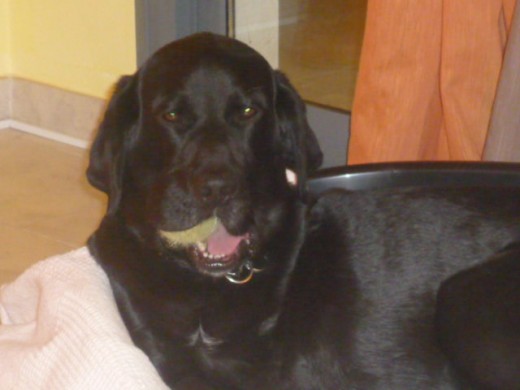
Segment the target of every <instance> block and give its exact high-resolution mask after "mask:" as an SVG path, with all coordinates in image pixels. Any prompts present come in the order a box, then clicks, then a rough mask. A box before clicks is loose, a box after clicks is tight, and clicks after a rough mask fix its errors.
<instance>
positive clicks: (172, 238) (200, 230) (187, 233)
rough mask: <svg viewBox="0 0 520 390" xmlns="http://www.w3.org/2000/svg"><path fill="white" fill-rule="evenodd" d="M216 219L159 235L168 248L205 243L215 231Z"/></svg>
mask: <svg viewBox="0 0 520 390" xmlns="http://www.w3.org/2000/svg"><path fill="white" fill-rule="evenodd" d="M217 225H218V219H217V217H211V218H209V219H206V220H205V221H202V222H201V223H199V224H198V225H195V226H193V227H192V228H189V229H187V230H180V231H164V230H160V231H159V233H160V235H161V237H163V238H164V239H165V240H166V242H167V243H168V244H169V245H170V246H188V245H191V244H195V243H197V242H201V241H205V240H207V239H208V238H209V236H211V234H212V233H213V232H214V231H215V230H216V229H217Z"/></svg>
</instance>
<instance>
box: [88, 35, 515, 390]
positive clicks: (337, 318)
mask: <svg viewBox="0 0 520 390" xmlns="http://www.w3.org/2000/svg"><path fill="white" fill-rule="evenodd" d="M320 163H321V152H320V149H319V147H318V145H317V142H316V138H315V136H314V134H313V133H312V131H311V130H310V128H309V126H308V124H307V121H306V118H305V110H304V105H303V103H302V101H301V99H300V97H299V96H298V94H297V93H296V92H295V90H294V89H293V88H292V86H291V85H290V83H289V82H288V80H287V79H286V78H285V77H284V76H283V75H282V74H281V73H279V72H277V71H273V70H272V69H271V68H270V66H269V65H268V63H267V62H266V61H265V60H264V59H263V58H262V57H261V56H260V55H259V54H258V53H256V52H255V51H253V50H252V49H251V48H249V47H247V46H246V45H244V44H242V43H239V42H237V41H234V40H232V39H228V38H224V37H219V36H215V35H210V34H198V35H195V36H191V37H188V38H186V39H183V40H180V41H176V42H174V43H172V44H170V45H167V46H165V47H164V48H162V49H161V50H159V51H158V52H157V53H156V54H155V55H153V56H152V57H151V59H150V60H149V61H148V62H146V63H145V64H144V65H143V66H142V67H141V69H140V70H139V71H138V72H137V73H136V74H135V75H133V76H127V77H123V78H122V79H121V80H120V82H119V84H118V85H117V88H116V90H115V93H114V95H113V97H112V99H111V101H110V103H109V106H108V109H107V111H106V114H105V117H104V120H103V122H102V123H101V126H100V129H99V134H98V136H97V138H96V140H95V142H94V144H93V147H92V152H91V161H90V166H89V169H88V177H89V179H90V181H91V183H92V184H93V185H94V186H96V187H97V188H99V189H101V190H103V191H105V192H106V193H107V194H108V196H109V204H108V210H107V213H106V216H105V218H104V219H103V221H102V223H101V225H100V227H99V228H98V230H97V231H96V232H95V233H94V234H93V236H92V237H91V239H90V241H89V248H90V251H91V253H92V254H93V255H94V256H95V258H96V259H97V261H98V262H99V263H100V264H101V266H102V267H103V268H104V270H105V271H106V273H107V274H108V276H109V278H110V281H111V284H112V288H113V291H114V294H115V298H116V300H117V304H118V306H119V309H120V311H121V314H122V316H123V319H124V321H125V323H126V325H127V327H128V329H129V331H130V333H131V335H132V338H133V340H134V341H135V343H136V344H137V345H138V346H139V347H140V348H142V349H143V350H144V351H145V352H146V353H147V354H148V356H149V357H150V359H151V360H152V362H153V363H154V365H155V366H156V367H157V369H158V370H159V372H160V374H161V376H162V377H163V379H164V380H165V381H166V382H167V383H168V384H169V385H170V386H172V388H174V389H226V390H232V389H250V390H252V389H291V390H294V389H385V390H386V389H452V388H453V389H455V388H463V387H464V386H466V385H465V384H464V383H466V384H471V385H472V386H474V387H475V388H478V387H479V386H481V387H482V388H485V387H484V386H488V388H493V386H495V388H501V389H505V388H517V387H514V386H513V387H512V385H511V383H515V382H514V381H517V382H516V384H518V383H520V382H518V381H519V378H520V374H518V372H519V371H520V370H517V371H516V373H513V374H511V373H510V378H505V376H507V375H506V374H504V376H501V378H502V379H504V378H505V379H504V380H506V381H507V380H508V381H509V382H503V381H502V382H500V381H499V380H498V379H497V380H495V381H493V378H492V379H491V381H489V380H488V379H487V378H488V377H489V375H484V377H480V376H479V375H478V373H479V372H481V371H482V370H483V371H488V373H492V372H494V371H496V369H497V368H498V367H499V366H500V365H501V363H504V361H505V360H504V359H509V355H511V354H510V353H509V352H508V350H507V345H505V347H504V348H503V349H502V350H503V352H502V353H497V354H495V355H496V356H495V359H494V360H493V361H492V362H490V364H489V365H485V364H481V365H480V366H479V367H477V369H473V367H475V365H473V366H472V365H471V363H469V365H468V364H466V363H465V358H466V355H468V354H469V355H472V354H473V355H478V356H480V359H481V361H485V360H486V356H485V354H486V353H488V352H489V350H490V348H489V347H488V349H487V350H486V348H484V347H482V349H481V350H482V351H483V353H484V355H479V352H478V350H469V348H471V345H472V341H471V339H469V341H468V342H469V346H468V345H466V344H464V343H465V342H466V341H463V342H461V343H460V345H456V343H454V342H453V340H451V339H450V337H451V336H452V335H453V334H455V333H456V332H457V331H460V329H459V328H460V324H461V323H463V322H464V321H465V319H464V318H465V317H463V316H461V318H457V319H455V320H454V321H452V322H451V323H450V322H449V321H448V320H446V318H448V319H450V318H452V317H451V314H452V313H455V312H458V311H457V310H458V306H456V305H455V307H452V306H450V305H449V304H446V302H447V303H450V302H452V300H451V299H450V296H453V295H455V296H457V288H459V287H458V286H457V285H456V283H455V286H453V284H454V283H451V284H450V283H448V284H447V285H446V286H445V287H443V293H442V302H444V304H443V305H442V306H439V309H438V312H439V314H438V315H437V319H435V310H436V293H437V291H438V289H439V286H440V285H441V283H442V282H443V281H445V280H447V279H448V278H450V277H451V276H453V275H456V274H457V273H458V272H460V271H463V270H466V269H470V268H471V267H473V266H478V265H479V264H480V267H484V268H483V269H485V267H487V266H488V264H486V265H483V266H482V264H483V263H485V262H486V261H487V260H488V261H490V262H491V263H490V264H495V263H496V262H500V261H502V257H501V256H500V255H499V254H498V253H499V252H500V251H501V250H502V249H503V248H505V247H506V246H507V245H509V244H511V243H513V242H514V241H515V240H517V239H518V237H520V190H519V189H514V188H505V189H504V188H502V189H501V188H481V189H475V188H473V189H460V188H459V189H402V190H395V189H394V190H379V191H367V192H352V193H349V192H344V191H339V190H338V191H332V192H330V193H328V194H326V195H323V196H321V197H320V198H319V199H316V200H315V201H313V202H307V201H306V199H305V193H304V192H305V191H304V189H305V182H306V177H307V175H308V174H309V172H311V171H312V170H314V169H316V168H317V167H318V166H319V165H320ZM287 168H289V169H291V170H293V171H294V172H296V174H297V176H298V183H297V184H293V183H289V182H288V181H287V180H286V176H285V172H286V169H287ZM309 204H312V205H309ZM212 215H216V216H217V217H218V218H219V220H220V221H221V223H222V224H223V226H225V228H226V231H227V232H228V233H229V234H232V235H234V236H236V237H242V238H243V240H242V241H241V244H240V245H239V246H238V248H236V249H234V250H233V252H232V253H231V254H230V255H229V256H228V257H226V259H225V260H222V261H217V260H215V259H213V260H208V259H205V258H204V257H203V256H202V255H201V252H200V250H197V249H195V248H191V247H190V248H182V247H181V248H179V247H172V246H171V245H168V244H166V243H165V242H164V240H163V239H161V236H160V234H159V231H161V230H167V231H171V230H175V231H179V230H184V229H188V228H190V227H192V226H194V225H196V224H197V223H199V222H201V221H203V220H205V219H207V218H209V217H211V216H212ZM246 239H248V240H249V241H250V242H249V243H248V242H246ZM508 253H511V252H508ZM512 253H513V255H512V257H513V260H517V261H520V255H519V253H518V251H517V252H512ZM493 256H495V257H496V258H493ZM506 257H507V256H506ZM510 257H511V256H509V258H510ZM513 263H514V261H513ZM244 264H248V265H252V266H253V267H254V268H255V269H257V270H256V271H255V272H254V273H253V274H252V279H251V280H250V281H249V282H247V283H244V284H235V283H232V282H231V281H230V280H229V279H230V278H229V276H230V275H235V274H237V273H239V272H238V271H237V270H239V269H241V270H242V272H245V273H246V274H247V273H248V269H246V270H245V271H244V268H240V267H241V266H243V265H244ZM506 266H507V265H506ZM249 272H252V271H249ZM511 272H515V275H516V276H515V277H516V281H518V272H520V271H519V270H518V266H514V267H513V266H511ZM506 274H507V272H506ZM497 278H499V279H500V276H497ZM242 279H244V278H243V277H242V276H241V275H238V276H237V275H235V277H234V278H231V280H235V281H237V280H242ZM450 282H451V281H450ZM514 283H516V282H514ZM489 284H492V283H489ZM497 286H499V284H498V285H497ZM499 288H500V287H499ZM514 288H515V289H516V290H518V285H517V284H515V287H514ZM462 290H463V291H464V288H462ZM506 295H507V293H506ZM516 302H518V298H516ZM460 305H461V306H465V305H466V303H460ZM477 306H478V305H477ZM491 306H492V305H491ZM475 310H478V307H475ZM494 310H497V311H499V312H501V311H502V309H501V308H494ZM504 310H505V309H504ZM511 310H513V311H514V314H515V315H516V317H514V318H516V320H517V322H516V323H514V324H511V326H510V328H512V336H511V340H514V342H516V343H517V344H518V341H519V339H520V327H519V326H518V313H519V312H520V307H519V306H518V305H517V306H516V307H515V308H513V309H511ZM504 318H505V319H502V323H503V325H504V326H506V325H510V324H509V323H508V321H509V319H508V317H507V316H505V317H504ZM457 321H460V322H457ZM481 322H484V321H481ZM435 324H437V325H436V326H437V329H439V332H440V333H439V334H437V333H436V332H435V329H436V328H435ZM484 325H485V324H484ZM484 325H483V326H484ZM475 326H476V331H475V333H474V334H475V335H476V338H478V336H480V334H479V331H480V330H479V328H478V321H476V323H475ZM498 335H499V334H498ZM497 337H498V336H497ZM438 338H440V339H441V343H440V344H438V342H437V339H438ZM447 340H448V341H447ZM446 344H448V345H452V346H453V347H454V348H452V349H455V350H457V348H459V353H457V351H453V350H450V348H445V350H446V353H448V355H449V356H450V357H452V358H453V359H454V362H453V363H455V364H450V362H449V360H448V358H447V357H446V355H445V354H444V353H443V352H441V350H440V348H439V346H438V345H441V346H442V345H446ZM464 348H467V349H468V351H467V354H464V353H462V354H461V353H460V350H464ZM477 348H479V347H477ZM491 349H492V348H491ZM515 359H516V360H515ZM519 362H520V358H519V357H518V354H516V356H515V358H514V359H513V361H512V362H511V361H509V363H510V364H513V366H514V365H516V367H518V365H519ZM452 367H455V369H456V370H457V371H456V372H455V370H454V369H453V368H452ZM468 367H469V368H468ZM502 379H501V380H502ZM486 381H487V382H486ZM507 384H509V385H510V387H507V386H505V385H507ZM497 386H502V387H497Z"/></svg>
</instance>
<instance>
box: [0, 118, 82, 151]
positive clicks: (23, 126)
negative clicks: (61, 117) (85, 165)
mask: <svg viewBox="0 0 520 390" xmlns="http://www.w3.org/2000/svg"><path fill="white" fill-rule="evenodd" d="M2 129H13V130H18V131H22V132H24V133H28V134H32V135H36V136H38V137H43V138H46V139H50V140H53V141H57V142H61V143H64V144H67V145H71V146H75V147H78V148H81V149H88V147H89V146H90V143H89V142H87V141H85V140H82V139H80V138H75V137H71V136H68V135H65V134H62V133H59V132H56V131H52V130H47V129H43V128H41V127H38V126H33V125H29V124H27V123H23V122H20V121H17V120H13V119H4V120H1V121H0V130H2Z"/></svg>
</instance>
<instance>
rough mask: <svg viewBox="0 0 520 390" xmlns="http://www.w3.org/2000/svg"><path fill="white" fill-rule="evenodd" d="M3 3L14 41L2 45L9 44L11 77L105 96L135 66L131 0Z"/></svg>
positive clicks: (10, 0) (18, 0)
mask: <svg viewBox="0 0 520 390" xmlns="http://www.w3.org/2000/svg"><path fill="white" fill-rule="evenodd" d="M2 4H3V5H4V8H5V4H7V7H8V15H9V16H8V22H9V23H8V24H7V25H8V26H9V30H10V31H9V34H8V36H9V37H10V39H9V40H10V43H9V42H8V43H7V44H5V43H3V44H4V45H6V47H7V48H10V50H9V60H10V62H11V65H10V69H9V67H8V68H7V71H8V72H9V73H10V75H12V76H15V77H21V78H24V79H28V80H33V81H37V82H40V83H44V84H48V85H51V86H55V87H59V88H63V89H67V90H70V91H73V92H79V93H83V94H86V95H90V96H95V97H102V98H105V97H106V96H107V94H108V93H109V91H110V88H111V86H112V85H113V83H114V82H115V81H116V80H117V78H118V77H119V76H120V75H121V74H125V73H131V72H133V71H134V70H135V67H136V66H135V63H136V49H135V15H134V12H135V10H134V1H132V0H89V1H85V0H45V1H42V0H0V6H1V5H2ZM0 23H2V16H1V15H0ZM2 24H3V23H2ZM4 50H5V48H4ZM1 53H2V46H1V45H0V54H1ZM4 66H5V65H4ZM0 72H1V68H0ZM4 72H5V69H4Z"/></svg>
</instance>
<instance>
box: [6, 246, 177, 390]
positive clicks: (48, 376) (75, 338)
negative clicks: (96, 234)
mask: <svg viewBox="0 0 520 390" xmlns="http://www.w3.org/2000/svg"><path fill="white" fill-rule="evenodd" d="M0 322H1V325H0V389H2V390H9V389H13V390H14V389H16V390H25V389H27V390H38V389H49V390H62V389H63V390H75V389H95V390H98V389H110V390H116V389H124V390H133V389H146V390H150V389H153V390H155V389H167V388H168V387H167V386H166V385H165V384H164V382H163V381H162V380H161V379H160V377H159V375H158V373H157V371H156V370H155V369H154V367H153V365H152V364H151V362H150V360H149V359H148V358H147V356H146V355H145V354H144V353H143V352H142V351H141V350H140V349H138V348H137V347H135V346H134V345H133V344H132V341H131V339H130V336H129V334H128V332H127V330H126V328H125V327H124V325H123V322H122V320H121V318H120V316H119V313H118V311H117V307H116V304H115V301H114V298H113V296H112V291H111V289H110V285H109V282H108V279H107V277H106V275H105V274H104V272H103V271H102V269H101V268H100V267H99V266H98V265H97V264H96V262H95V261H94V259H93V258H92V257H91V256H90V254H89V253H88V251H87V249H86V248H81V249H78V250H76V251H73V252H70V253H67V254H64V255H61V256H56V257H52V258H50V259H47V260H44V261H41V262H39V263H37V264H35V265H34V266H33V267H31V268H29V269H28V270H27V271H26V272H25V273H24V274H22V275H21V276H20V277H19V278H18V279H17V280H15V281H14V282H13V283H11V284H8V285H5V286H2V287H1V289H0Z"/></svg>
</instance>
